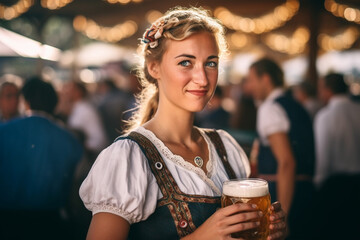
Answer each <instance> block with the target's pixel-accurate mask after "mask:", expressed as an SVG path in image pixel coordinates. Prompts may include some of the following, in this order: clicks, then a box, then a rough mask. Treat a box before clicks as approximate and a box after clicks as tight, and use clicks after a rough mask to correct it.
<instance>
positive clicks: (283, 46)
mask: <svg viewBox="0 0 360 240" xmlns="http://www.w3.org/2000/svg"><path fill="white" fill-rule="evenodd" d="M309 38H310V31H309V29H307V28H305V27H299V28H297V29H296V30H295V32H294V33H293V34H292V36H291V37H290V38H289V37H287V36H285V35H282V34H275V33H271V34H268V35H267V36H265V37H264V42H265V43H266V45H268V46H269V47H270V48H271V49H273V50H275V51H279V52H282V53H287V54H299V53H302V52H303V51H304V50H305V48H306V43H307V42H308V41H309Z"/></svg>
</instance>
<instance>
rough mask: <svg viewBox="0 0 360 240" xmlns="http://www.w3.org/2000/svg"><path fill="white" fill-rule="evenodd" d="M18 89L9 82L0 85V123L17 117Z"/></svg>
mask: <svg viewBox="0 0 360 240" xmlns="http://www.w3.org/2000/svg"><path fill="white" fill-rule="evenodd" d="M19 116H20V114H19V88H18V86H17V85H16V84H15V83H13V82H9V81H5V82H3V83H2V84H1V85H0V122H6V121H9V120H11V119H13V118H16V117H19Z"/></svg>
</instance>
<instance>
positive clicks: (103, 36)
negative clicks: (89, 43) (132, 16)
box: [73, 15, 138, 42]
mask: <svg viewBox="0 0 360 240" xmlns="http://www.w3.org/2000/svg"><path fill="white" fill-rule="evenodd" d="M73 26H74V28H75V30H76V31H79V32H82V33H83V34H85V35H86V36H87V37H88V38H91V39H98V40H101V41H105V42H118V41H120V40H122V39H124V38H127V37H131V36H132V35H134V34H135V32H136V31H137V29H138V26H137V24H136V23H135V22H134V21H131V20H128V21H126V22H124V23H122V24H117V25H115V26H114V27H103V26H100V25H99V24H97V23H96V22H95V21H93V20H91V19H87V18H86V17H84V16H81V15H79V16H77V17H75V18H74V21H73Z"/></svg>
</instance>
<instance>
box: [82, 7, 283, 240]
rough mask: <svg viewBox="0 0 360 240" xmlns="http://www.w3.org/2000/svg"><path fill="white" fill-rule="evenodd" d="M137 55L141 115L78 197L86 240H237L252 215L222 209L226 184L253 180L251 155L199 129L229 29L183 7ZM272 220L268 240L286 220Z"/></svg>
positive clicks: (276, 208)
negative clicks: (86, 220) (197, 119)
mask: <svg viewBox="0 0 360 240" xmlns="http://www.w3.org/2000/svg"><path fill="white" fill-rule="evenodd" d="M141 48H142V54H143V55H142V57H143V60H144V61H143V64H142V65H141V66H139V77H140V80H141V83H142V86H143V89H142V92H141V94H140V95H139V96H138V101H139V108H138V110H137V111H136V112H134V116H133V118H132V121H131V122H130V123H129V126H128V128H127V129H126V134H125V135H123V136H121V137H120V138H118V139H117V141H115V142H114V143H113V144H112V145H110V146H109V147H108V148H106V149H105V150H103V151H102V152H101V153H100V155H99V157H98V158H97V160H96V161H95V163H94V165H93V167H92V169H91V171H90V173H89V175H88V176H87V178H86V179H85V181H84V182H83V184H82V185H81V188H80V196H81V198H82V200H83V202H84V204H85V206H86V207H87V208H88V209H89V210H91V211H92V212H93V218H92V221H91V224H90V227H89V232H88V237H87V239H88V240H92V239H96V240H102V239H114V240H115V239H116V240H125V239H147V240H151V239H157V240H160V239H164V240H172V239H183V240H186V239H196V240H202V239H204V240H205V239H206V240H208V239H212V240H216V239H231V237H230V234H231V233H233V232H237V231H244V230H247V229H251V228H254V227H256V226H258V225H259V224H260V223H259V216H261V215H262V214H261V213H260V212H259V211H258V210H256V206H252V205H250V204H246V203H244V204H234V205H232V206H228V207H225V208H221V209H218V208H219V207H220V196H221V189H222V184H223V182H224V181H225V180H228V179H229V178H240V177H242V178H244V177H245V178H246V177H247V176H249V173H250V169H249V165H248V160H247V158H246V155H245V153H244V152H243V150H242V149H241V147H240V146H239V145H238V144H237V143H236V141H235V140H234V138H232V137H231V136H230V135H229V134H228V133H227V132H225V131H223V130H217V131H216V130H206V129H202V128H197V127H195V126H194V125H193V122H194V115H195V112H199V111H201V110H202V109H203V108H204V107H205V106H206V104H207V103H208V102H209V100H210V99H211V97H212V95H213V93H214V91H215V88H216V84H217V79H218V64H219V58H221V57H222V56H223V54H224V53H225V52H226V42H225V38H224V29H223V27H222V26H221V24H219V22H218V21H217V20H215V19H213V18H211V17H210V16H209V13H208V12H206V11H204V10H201V9H197V8H190V9H188V8H186V9H185V8H180V7H178V8H176V9H173V10H170V11H169V12H167V13H165V15H164V16H162V17H161V18H160V19H158V20H157V21H156V22H155V23H154V24H152V26H151V27H150V28H148V29H147V30H146V32H145V34H144V38H143V39H142V43H141ZM225 154H226V155H225ZM231 169H232V170H231ZM269 210H270V211H271V216H269V219H270V223H271V224H270V229H271V234H270V236H269V238H268V239H282V238H283V236H284V234H285V227H286V225H285V221H284V217H285V215H284V212H283V211H282V210H281V206H280V204H279V203H275V204H273V205H272V206H271V207H270V209H269Z"/></svg>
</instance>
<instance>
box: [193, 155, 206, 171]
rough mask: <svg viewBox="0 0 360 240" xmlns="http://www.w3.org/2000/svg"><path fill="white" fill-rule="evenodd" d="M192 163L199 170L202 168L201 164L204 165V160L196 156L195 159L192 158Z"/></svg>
mask: <svg viewBox="0 0 360 240" xmlns="http://www.w3.org/2000/svg"><path fill="white" fill-rule="evenodd" d="M194 163H195V165H196V166H198V167H199V168H201V167H202V166H203V164H204V160H203V159H202V158H201V157H199V156H196V157H195V158H194Z"/></svg>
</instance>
